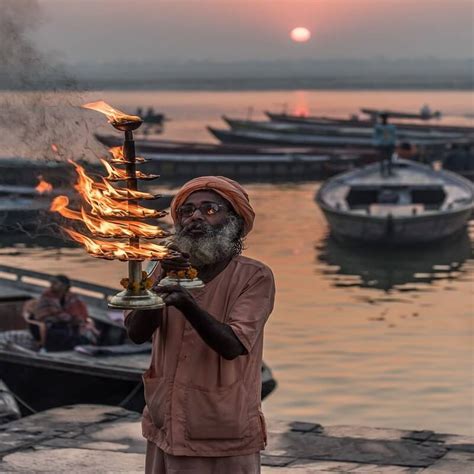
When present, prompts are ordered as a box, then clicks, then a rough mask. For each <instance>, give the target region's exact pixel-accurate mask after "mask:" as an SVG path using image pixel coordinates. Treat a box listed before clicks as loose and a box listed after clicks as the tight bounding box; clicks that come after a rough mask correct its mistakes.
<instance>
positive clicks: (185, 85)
mask: <svg viewBox="0 0 474 474" xmlns="http://www.w3.org/2000/svg"><path fill="white" fill-rule="evenodd" d="M0 90H1V91H2V92H7V91H12V92H21V91H25V92H26V91H61V92H67V91H88V90H125V91H127V90H163V91H222V92H228V91H236V92H238V91H265V90H268V91H278V90H284V91H293V90H336V91H337V90H340V91H344V90H351V91H359V90H360V91H377V90H397V91H403V90H413V91H423V90H429V91H436V90H440V91H441V90H444V91H446V90H449V91H473V90H474V84H473V82H472V81H467V80H466V81H462V80H456V81H455V80H453V81H439V82H438V81H433V82H431V83H426V82H418V81H409V82H400V81H395V80H394V81H391V82H384V83H378V82H376V81H374V82H366V81H361V82H357V81H352V82H345V81H340V82H337V81H336V82H335V81H321V80H311V79H303V80H301V79H300V80H275V81H267V80H265V81H264V82H263V81H259V80H254V79H249V80H245V79H238V80H235V79H230V80H222V79H219V80H216V81H209V80H202V81H190V80H179V79H177V80H166V81H151V80H150V81H141V82H125V81H117V80H113V81H107V80H101V81H89V82H77V83H75V84H73V85H71V84H70V83H69V84H64V85H62V84H54V85H52V84H38V85H35V86H34V87H21V85H12V84H0Z"/></svg>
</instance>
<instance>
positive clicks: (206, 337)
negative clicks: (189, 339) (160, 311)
mask: <svg viewBox="0 0 474 474" xmlns="http://www.w3.org/2000/svg"><path fill="white" fill-rule="evenodd" d="M159 291H160V292H161V293H162V294H163V300H164V301H165V303H166V304H168V305H172V306H175V307H176V308H178V309H179V310H180V311H181V312H182V313H183V315H184V317H185V318H186V319H187V320H188V321H189V323H190V324H191V325H192V326H193V328H194V329H195V330H196V331H197V333H198V334H199V335H200V336H201V338H202V339H203V341H204V342H205V343H206V344H207V345H208V346H209V347H210V348H211V349H213V350H215V351H216V352H217V353H218V354H219V355H220V356H222V357H224V359H227V360H232V359H235V358H236V357H238V356H240V355H243V354H246V353H247V350H246V349H245V347H244V346H243V344H242V343H241V342H240V340H239V338H238V337H237V336H236V335H235V333H234V331H233V330H232V328H231V327H230V326H229V325H228V324H225V323H221V322H220V321H218V320H217V319H216V318H214V317H213V316H212V315H211V314H209V313H208V312H207V311H204V310H203V309H202V308H200V307H199V305H198V304H197V303H196V301H195V300H194V298H193V297H192V296H191V295H190V294H189V292H187V291H186V290H184V289H183V288H182V287H180V286H168V287H164V288H160V290H159Z"/></svg>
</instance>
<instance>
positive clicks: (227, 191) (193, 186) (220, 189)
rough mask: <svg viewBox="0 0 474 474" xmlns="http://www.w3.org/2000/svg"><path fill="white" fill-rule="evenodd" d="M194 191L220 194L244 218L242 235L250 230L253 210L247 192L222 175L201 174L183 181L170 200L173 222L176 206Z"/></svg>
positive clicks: (180, 204) (175, 218)
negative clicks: (185, 181)
mask: <svg viewBox="0 0 474 474" xmlns="http://www.w3.org/2000/svg"><path fill="white" fill-rule="evenodd" d="M196 191H214V192H215V193H217V194H219V195H220V196H222V197H223V198H224V199H225V200H226V201H228V202H229V203H230V204H231V206H232V207H233V209H234V211H235V212H236V213H237V214H238V215H239V216H240V217H242V219H243V220H244V236H245V235H247V234H248V233H249V232H250V231H251V230H252V227H253V221H254V219H255V212H254V210H253V209H252V206H251V205H250V201H249V196H248V194H247V193H246V191H245V189H244V188H243V187H242V186H241V185H240V184H239V183H237V182H236V181H233V180H232V179H229V178H226V177H224V176H201V177H199V178H194V179H192V180H191V181H188V182H187V183H185V184H184V185H183V187H182V188H181V189H180V190H179V191H178V193H177V194H176V196H175V197H174V199H173V201H172V202H171V217H172V218H173V221H174V222H176V221H177V210H178V208H179V207H180V206H182V205H183V204H184V202H185V201H186V199H187V198H188V196H189V195H190V194H192V193H194V192H196Z"/></svg>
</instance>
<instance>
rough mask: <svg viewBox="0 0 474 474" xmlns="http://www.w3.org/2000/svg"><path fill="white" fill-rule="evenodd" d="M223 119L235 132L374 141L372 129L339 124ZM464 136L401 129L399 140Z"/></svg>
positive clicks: (441, 138) (443, 132)
mask: <svg viewBox="0 0 474 474" xmlns="http://www.w3.org/2000/svg"><path fill="white" fill-rule="evenodd" d="M222 119H223V120H224V121H225V122H226V123H227V124H228V125H229V126H230V128H231V129H232V130H233V131H241V130H243V131H270V132H276V133H279V134H286V133H288V134H300V135H320V136H329V137H344V138H352V137H355V138H368V139H370V140H372V136H373V134H374V130H373V126H372V127H358V126H344V125H341V124H337V123H312V124H310V123H302V124H298V123H290V122H278V121H268V120H267V121H263V120H258V121H257V120H242V119H235V118H231V117H227V116H223V117H222ZM463 137H464V134H462V133H459V132H457V133H453V132H445V131H438V130H406V129H403V128H402V129H401V130H399V131H398V133H397V138H398V139H399V140H406V141H414V142H416V141H417V140H419V139H421V140H428V141H429V140H432V139H440V140H446V141H447V142H449V140H458V139H462V138H463Z"/></svg>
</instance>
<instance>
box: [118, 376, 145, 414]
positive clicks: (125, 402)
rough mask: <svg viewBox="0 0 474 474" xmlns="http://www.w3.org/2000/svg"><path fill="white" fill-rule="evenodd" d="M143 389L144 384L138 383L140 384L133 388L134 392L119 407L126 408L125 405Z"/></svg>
mask: <svg viewBox="0 0 474 474" xmlns="http://www.w3.org/2000/svg"><path fill="white" fill-rule="evenodd" d="M141 387H142V382H138V384H137V385H136V386H135V387H133V390H132V391H131V392H130V393H129V394H128V395H127V396H126V397H125V398H124V399H123V400H122V401H121V402H120V403H119V404H118V406H119V407H122V408H124V407H125V405H126V404H127V403H128V402H129V401H130V400H131V399H132V398H133V397H134V396H135V395H136V394H137V392H138V390H140V388H141Z"/></svg>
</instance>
